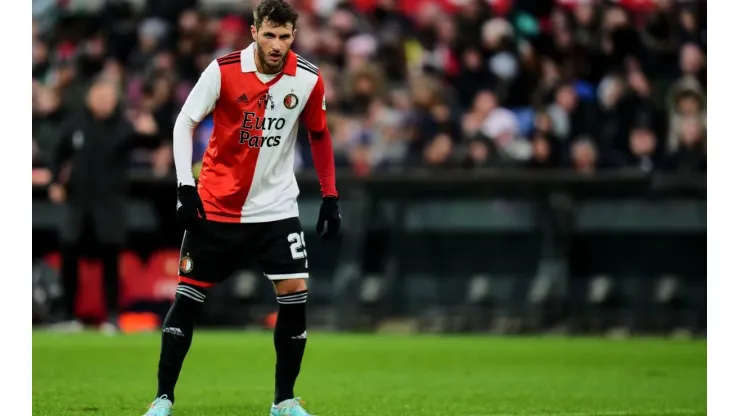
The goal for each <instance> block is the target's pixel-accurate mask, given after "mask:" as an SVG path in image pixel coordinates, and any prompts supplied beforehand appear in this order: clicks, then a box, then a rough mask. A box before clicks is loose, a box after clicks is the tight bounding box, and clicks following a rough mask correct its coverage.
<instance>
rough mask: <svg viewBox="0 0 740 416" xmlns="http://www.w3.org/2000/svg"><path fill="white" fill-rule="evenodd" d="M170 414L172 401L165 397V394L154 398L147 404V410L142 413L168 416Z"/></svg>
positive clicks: (148, 415) (153, 415)
mask: <svg viewBox="0 0 740 416" xmlns="http://www.w3.org/2000/svg"><path fill="white" fill-rule="evenodd" d="M170 415H172V402H171V401H170V399H168V398H167V395H166V394H163V395H162V396H160V397H157V398H156V399H154V401H153V402H152V404H150V405H149V411H147V412H146V413H144V416H170Z"/></svg>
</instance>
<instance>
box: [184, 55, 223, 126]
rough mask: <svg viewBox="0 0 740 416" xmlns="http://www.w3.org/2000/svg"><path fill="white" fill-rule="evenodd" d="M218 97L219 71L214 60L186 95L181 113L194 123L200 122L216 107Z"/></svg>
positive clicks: (219, 91) (219, 93)
mask: <svg viewBox="0 0 740 416" xmlns="http://www.w3.org/2000/svg"><path fill="white" fill-rule="evenodd" d="M220 95H221V69H219V66H218V62H216V61H215V60H214V61H212V62H211V63H210V64H209V65H208V66H207V67H206V69H205V70H204V71H203V73H202V74H201V75H200V78H199V79H198V82H196V83H195V86H194V87H193V89H192V90H191V91H190V94H188V98H187V99H186V100H185V104H183V105H182V113H184V114H185V115H186V116H188V117H190V118H191V119H192V120H195V121H196V122H201V121H202V120H203V119H204V118H205V117H206V116H207V115H208V114H210V113H211V111H213V108H214V107H216V101H218V97H219V96H220Z"/></svg>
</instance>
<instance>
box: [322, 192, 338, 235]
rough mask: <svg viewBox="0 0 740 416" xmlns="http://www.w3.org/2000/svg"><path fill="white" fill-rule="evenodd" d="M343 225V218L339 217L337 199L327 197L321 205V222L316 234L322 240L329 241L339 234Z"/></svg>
mask: <svg viewBox="0 0 740 416" xmlns="http://www.w3.org/2000/svg"><path fill="white" fill-rule="evenodd" d="M341 224H342V216H341V215H339V206H338V205H337V197H335V196H327V197H324V201H323V202H322V203H321V209H320V210H319V221H318V222H317V223H316V232H317V233H318V234H319V235H320V236H321V239H322V240H328V239H330V238H332V237H334V236H335V235H337V234H338V233H339V226H340V225H341ZM325 228H326V230H324V229H325Z"/></svg>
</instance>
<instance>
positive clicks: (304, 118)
mask: <svg viewBox="0 0 740 416" xmlns="http://www.w3.org/2000/svg"><path fill="white" fill-rule="evenodd" d="M254 48H255V44H254V43H253V44H252V45H250V46H249V47H247V48H246V49H244V50H241V51H237V52H233V53H231V54H228V55H225V56H223V57H221V58H218V59H216V60H214V61H213V62H211V64H210V65H209V66H208V67H207V68H206V69H205V70H204V71H203V74H202V75H201V77H200V79H199V80H198V83H197V84H196V86H195V87H194V88H193V91H191V93H190V95H189V96H188V99H187V100H186V102H185V104H184V105H183V108H182V113H181V115H182V114H184V115H186V116H188V117H189V118H190V119H192V120H194V121H195V122H200V121H201V120H203V118H204V117H205V116H206V115H208V114H209V113H211V112H213V124H214V128H213V133H212V134H211V139H210V141H209V144H208V148H207V149H206V151H205V154H204V156H203V164H202V167H201V171H200V177H199V183H198V193H199V194H200V197H201V199H202V200H203V205H204V207H205V210H206V215H207V218H208V219H209V220H213V221H220V222H268V221H276V220H281V219H285V218H290V217H296V216H298V204H297V201H296V198H297V197H298V193H299V191H298V185H297V183H296V179H295V175H294V173H293V163H294V154H295V142H296V136H297V133H298V123H299V122H302V123H304V125H305V127H306V128H307V130H308V131H309V134H310V137H311V148H312V153H313V156H314V161H315V164H316V169H317V171H318V173H319V180H320V182H321V185H322V194H323V196H336V195H337V192H336V188H335V184H334V157H333V151H332V146H331V137H330V136H329V134H328V129H327V127H326V103H325V98H324V82H323V80H322V78H321V75H320V73H319V70H318V68H317V67H316V66H315V65H313V64H311V63H310V62H308V61H306V60H305V59H303V58H302V57H300V56H298V55H296V54H295V53H293V52H292V51H290V52H288V55H287V57H286V62H285V65H284V67H283V69H282V71H281V72H280V73H278V74H275V75H264V74H259V73H258V72H257V67H256V65H255V60H254ZM181 171H182V169H179V166H178V180H179V181H180V182H183V180H182V179H181V178H180V177H181V176H183V175H182V174H181Z"/></svg>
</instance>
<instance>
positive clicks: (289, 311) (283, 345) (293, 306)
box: [274, 290, 308, 404]
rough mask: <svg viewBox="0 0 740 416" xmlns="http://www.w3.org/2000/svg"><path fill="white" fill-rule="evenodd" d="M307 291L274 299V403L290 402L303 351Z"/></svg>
mask: <svg viewBox="0 0 740 416" xmlns="http://www.w3.org/2000/svg"><path fill="white" fill-rule="evenodd" d="M307 298H308V291H306V290H303V291H300V292H295V293H291V294H288V295H281V296H278V297H277V300H278V304H279V307H280V309H279V310H278V318H277V324H276V326H275V336H274V341H275V354H276V356H277V363H276V364H275V404H278V403H280V402H282V401H283V400H288V399H292V398H293V397H294V396H293V387H294V386H295V381H296V379H297V378H298V373H299V372H300V371H301V361H303V351H304V350H305V349H306V299H307Z"/></svg>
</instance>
